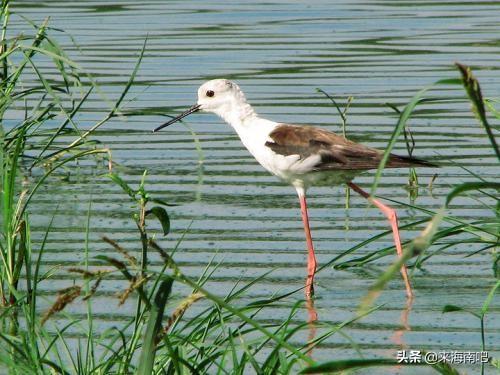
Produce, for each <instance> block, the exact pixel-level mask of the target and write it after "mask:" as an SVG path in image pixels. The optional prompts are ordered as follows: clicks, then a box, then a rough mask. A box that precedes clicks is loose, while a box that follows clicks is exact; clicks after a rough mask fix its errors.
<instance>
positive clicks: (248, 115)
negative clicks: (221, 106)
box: [217, 102, 257, 128]
mask: <svg viewBox="0 0 500 375" xmlns="http://www.w3.org/2000/svg"><path fill="white" fill-rule="evenodd" d="M217 114H218V115H219V116H220V117H222V119H223V120H224V121H226V122H227V123H228V124H229V125H231V126H232V127H233V128H236V127H240V126H245V124H246V123H248V122H249V120H252V119H255V118H257V113H255V111H254V109H253V108H252V106H251V105H250V104H248V103H246V102H244V103H238V104H236V103H232V105H230V107H229V108H227V109H226V110H224V111H220V113H217Z"/></svg>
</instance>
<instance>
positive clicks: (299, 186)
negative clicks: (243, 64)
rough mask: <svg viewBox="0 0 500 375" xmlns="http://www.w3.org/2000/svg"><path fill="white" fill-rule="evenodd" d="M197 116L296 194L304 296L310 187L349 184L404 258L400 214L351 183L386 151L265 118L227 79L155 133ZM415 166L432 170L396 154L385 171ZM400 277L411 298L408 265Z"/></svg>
mask: <svg viewBox="0 0 500 375" xmlns="http://www.w3.org/2000/svg"><path fill="white" fill-rule="evenodd" d="M197 111H205V112H212V113H215V114H217V115H219V116H220V117H222V118H223V119H224V120H225V121H226V122H227V123H228V124H229V125H231V126H232V127H233V128H234V130H235V131H236V133H238V136H239V137H240V139H241V141H242V142H243V144H244V145H245V147H246V148H247V149H248V151H250V153H251V154H252V155H253V156H254V157H255V159H256V160H257V161H258V162H259V163H260V164H261V165H262V166H263V167H264V168H265V169H267V170H268V171H269V172H271V173H272V174H274V175H276V176H278V177H279V178H281V179H282V180H284V181H286V182H288V183H289V184H290V185H292V186H293V187H294V188H295V190H296V191H297V194H298V196H299V201H300V208H301V212H302V220H303V222H304V231H305V236H306V243H307V250H308V257H307V279H306V289H305V291H306V296H308V297H310V296H311V295H313V293H314V274H315V272H316V256H315V254H314V245H313V241H312V236H311V230H310V228H309V217H308V212H307V202H306V190H307V188H308V187H310V186H314V185H323V186H324V185H328V186H332V185H338V184H342V183H346V184H347V185H348V186H349V187H350V188H351V189H353V190H354V191H356V192H357V193H359V194H360V195H361V196H363V197H364V198H366V199H369V201H370V202H371V203H372V204H374V205H375V206H377V207H378V208H379V209H380V210H381V211H382V212H383V213H384V215H385V216H386V217H387V219H388V220H389V222H390V224H391V228H392V232H393V235H394V243H395V245H396V251H397V254H398V256H400V257H401V256H402V255H403V249H402V247H401V239H400V237H399V229H398V219H397V215H396V211H395V210H394V209H393V208H391V207H389V206H387V205H385V204H383V203H382V202H381V201H380V200H378V199H375V198H372V197H370V195H369V194H368V193H367V192H365V191H364V190H362V189H361V188H360V187H359V186H358V185H356V184H354V183H352V182H351V181H352V179H353V178H354V177H355V176H356V175H357V174H359V173H361V172H363V171H366V170H369V169H375V168H377V167H378V165H379V163H380V160H381V159H382V156H383V152H382V151H380V150H377V149H374V148H370V147H367V146H364V145H361V144H358V143H355V142H352V141H350V140H348V139H346V138H344V137H342V136H339V135H337V134H335V133H332V132H330V131H327V130H324V129H320V128H316V127H312V126H300V125H290V124H283V123H279V122H274V121H270V120H266V119H263V118H261V117H259V116H258V115H257V113H255V111H254V109H253V108H252V106H251V105H250V104H249V103H248V102H247V101H246V98H245V95H244V94H243V91H241V90H240V88H239V87H238V85H237V84H235V83H234V82H231V81H228V80H226V79H214V80H211V81H208V82H205V83H204V84H203V85H201V86H200V88H199V89H198V102H197V103H196V104H195V105H193V106H192V107H191V108H189V109H188V110H187V111H185V112H184V113H182V114H180V115H179V116H177V117H175V118H173V119H172V120H170V121H168V122H166V123H165V124H163V125H161V126H159V127H157V128H156V129H155V130H154V131H155V132H156V131H158V130H160V129H162V128H164V127H166V126H168V125H170V124H173V123H174V122H176V121H179V120H180V119H182V118H184V117H186V116H187V115H189V114H191V113H194V112H197ZM414 166H427V167H430V166H433V165H432V164H430V163H428V162H426V161H423V160H419V159H414V158H411V157H404V156H397V155H393V154H391V155H390V157H389V160H388V161H387V164H386V168H401V167H414ZM401 274H402V276H403V280H404V283H405V287H406V293H407V295H408V297H411V296H412V289H411V286H410V280H409V279H408V272H407V269H406V265H404V264H403V265H402V266H401Z"/></svg>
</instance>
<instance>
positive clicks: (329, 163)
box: [266, 124, 432, 171]
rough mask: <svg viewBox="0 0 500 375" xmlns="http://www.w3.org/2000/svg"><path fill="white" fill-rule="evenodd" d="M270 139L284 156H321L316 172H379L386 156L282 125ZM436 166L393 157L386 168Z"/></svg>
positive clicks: (325, 133) (314, 130) (326, 134)
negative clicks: (339, 170)
mask: <svg viewBox="0 0 500 375" xmlns="http://www.w3.org/2000/svg"><path fill="white" fill-rule="evenodd" d="M269 137H270V138H271V139H272V140H273V142H269V141H268V142H266V146H267V147H269V148H270V149H271V150H273V151H274V152H275V153H277V154H280V155H285V156H289V155H299V156H300V158H301V159H306V158H308V157H309V156H312V155H319V156H320V157H321V158H320V161H319V162H318V164H316V165H315V166H314V169H313V170H317V171H325V170H335V169H345V170H367V169H375V168H378V165H379V163H380V160H381V159H382V156H383V152H382V151H380V150H377V149H374V148H370V147H367V146H364V145H361V144H359V143H355V142H352V141H350V140H348V139H346V138H344V137H342V136H339V135H337V134H335V133H332V132H329V131H327V130H323V129H319V128H315V127H309V126H297V125H288V124H282V125H279V126H278V127H276V129H274V130H273V131H272V132H271V133H270V134H269ZM418 165H420V166H432V164H430V163H427V162H425V161H423V160H419V159H414V158H409V157H404V156H398V155H394V154H391V155H390V157H389V160H388V162H387V164H386V168H399V167H409V166H418Z"/></svg>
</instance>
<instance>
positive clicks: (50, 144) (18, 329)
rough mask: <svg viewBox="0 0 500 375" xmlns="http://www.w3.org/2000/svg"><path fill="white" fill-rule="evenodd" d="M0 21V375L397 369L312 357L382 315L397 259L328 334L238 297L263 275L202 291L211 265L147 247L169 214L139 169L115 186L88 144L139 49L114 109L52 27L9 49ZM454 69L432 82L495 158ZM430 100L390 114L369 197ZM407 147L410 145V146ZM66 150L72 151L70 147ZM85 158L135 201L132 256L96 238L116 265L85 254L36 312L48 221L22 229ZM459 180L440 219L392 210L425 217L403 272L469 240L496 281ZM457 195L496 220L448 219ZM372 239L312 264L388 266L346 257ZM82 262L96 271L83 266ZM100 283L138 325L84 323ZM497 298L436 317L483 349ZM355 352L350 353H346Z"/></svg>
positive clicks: (486, 237) (295, 309)
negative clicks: (91, 110)
mask: <svg viewBox="0 0 500 375" xmlns="http://www.w3.org/2000/svg"><path fill="white" fill-rule="evenodd" d="M1 16H2V20H1V22H2V39H1V54H0V66H1V69H0V70H1V77H2V80H1V83H0V91H1V97H0V120H1V122H2V126H1V127H0V138H1V139H0V141H1V143H2V151H1V154H0V158H1V160H0V168H1V171H0V173H1V175H2V179H1V192H0V194H1V197H0V198H1V211H2V223H1V224H2V226H1V230H2V235H1V238H0V251H1V254H0V256H1V265H0V304H1V308H0V326H1V329H0V341H1V342H2V345H1V347H0V369H2V372H3V371H4V370H5V371H8V372H9V373H12V374H31V373H40V374H43V373H47V374H48V373H57V374H110V373H117V374H128V373H138V374H150V373H155V374H174V373H175V374H181V373H193V374H205V373H220V374H233V373H237V374H242V373H246V372H248V371H251V372H255V373H258V374H289V373H297V372H300V371H302V372H303V373H324V372H331V371H343V370H348V369H351V368H358V367H371V366H395V365H401V364H399V363H398V362H397V361H396V359H395V358H364V357H363V356H362V353H360V356H359V358H353V359H351V360H342V361H338V360H337V361H335V360H334V361H331V362H327V363H317V361H315V360H314V355H313V353H314V349H315V347H317V346H319V345H321V344H322V343H323V342H325V340H327V339H328V338H329V337H331V336H332V335H335V334H343V332H342V330H344V329H346V328H348V327H350V326H352V325H353V323H355V322H357V321H359V320H361V319H363V318H364V317H365V316H366V315H368V314H371V313H373V312H374V311H376V310H377V309H379V307H380V306H376V305H375V303H376V297H377V296H378V295H379V294H380V293H381V292H382V291H383V289H384V287H385V286H386V284H387V282H388V281H389V280H391V279H392V278H393V277H395V275H397V272H398V269H399V268H400V262H401V261H396V262H395V263H394V264H392V265H391V266H390V267H388V269H387V270H386V272H384V273H383V274H382V275H381V276H380V278H379V280H378V281H377V282H376V283H375V284H374V285H373V287H372V288H371V289H370V290H369V291H368V293H367V296H366V297H365V298H364V299H363V300H362V301H360V306H359V309H358V312H357V313H353V315H352V317H350V318H349V319H347V320H345V321H343V322H340V323H336V324H333V323H328V322H322V321H321V320H319V321H314V320H310V319H309V320H308V319H306V318H305V314H306V313H308V312H310V311H311V310H312V309H314V306H311V305H307V304H305V301H303V300H302V297H301V296H302V291H301V290H298V291H291V292H289V293H285V294H280V295H270V296H268V297H267V298H265V299H258V300H251V301H249V300H248V298H246V297H247V294H248V291H249V290H251V289H252V288H255V287H256V286H257V285H258V284H259V282H260V281H261V280H262V279H263V278H265V277H266V276H268V273H265V274H263V275H261V276H260V277H257V278H255V279H254V280H253V281H251V282H249V283H246V284H245V283H236V284H235V285H234V286H233V288H232V290H231V291H230V292H229V293H228V294H226V295H220V294H218V293H216V292H214V291H212V290H210V287H209V286H207V283H208V282H209V281H210V278H211V277H212V275H213V273H214V272H215V271H216V270H217V268H218V267H220V265H218V264H216V263H215V262H212V263H210V264H207V266H206V269H205V271H204V272H203V273H202V275H201V276H199V277H197V278H193V277H190V276H187V275H186V274H185V273H184V272H183V270H182V269H181V268H180V267H179V266H178V264H177V263H176V260H175V258H176V252H177V250H178V249H179V248H181V247H182V238H181V240H180V241H179V242H178V243H177V244H176V245H175V246H174V247H173V248H172V249H168V250H167V249H165V248H164V246H162V245H161V244H160V241H159V240H158V239H157V237H156V236H168V235H169V233H170V217H169V214H168V207H169V206H170V204H171V202H166V201H164V200H163V199H162V197H157V196H155V195H154V194H151V193H149V192H148V188H147V172H146V171H145V172H144V174H143V176H142V179H141V180H140V181H138V182H137V187H135V186H132V184H128V183H127V182H125V181H124V179H122V178H121V177H120V176H119V174H117V172H116V171H115V170H114V168H113V163H112V154H111V150H109V149H108V148H106V147H104V146H103V145H101V144H100V143H98V142H96V141H95V140H93V139H92V135H93V134H94V132H95V131H96V130H97V129H98V128H99V127H100V126H102V125H103V124H104V123H106V122H107V121H109V120H110V119H112V118H115V117H120V116H125V115H126V114H127V115H128V114H130V112H127V113H125V112H124V111H122V108H121V106H122V103H123V100H124V98H125V97H126V95H127V93H128V91H129V89H130V87H132V85H133V84H134V78H135V76H136V73H137V71H138V69H139V65H140V63H141V60H142V58H143V55H144V51H145V49H146V43H145V44H144V46H143V49H142V50H141V51H140V52H139V55H138V60H137V64H136V66H135V68H133V71H132V73H131V75H130V78H129V80H128V82H127V84H126V85H125V86H124V88H123V90H122V92H121V93H120V95H119V96H118V98H117V99H116V100H115V101H111V100H109V99H108V98H106V97H105V95H104V94H103V93H102V92H101V90H100V89H99V86H98V84H97V83H96V81H95V80H94V79H93V77H92V75H91V74H88V73H86V72H85V71H84V70H83V69H81V67H80V66H79V65H78V64H77V63H76V62H75V61H73V60H72V59H70V58H69V57H68V56H67V55H66V54H65V53H64V51H63V50H62V49H61V48H60V47H59V46H58V44H57V42H56V41H55V39H53V38H52V36H51V33H53V32H58V31H57V30H52V29H51V28H50V24H49V21H46V22H45V23H43V24H42V25H34V24H31V25H30V27H31V32H30V33H26V34H23V35H17V36H13V37H9V36H8V34H9V33H8V26H9V18H10V12H9V2H8V1H6V0H3V1H2V9H1ZM47 62H50V63H51V64H52V65H51V66H52V67H55V68H56V69H57V72H58V76H57V77H54V76H53V75H48V74H47V73H46V72H45V70H44V68H43V66H44V64H45V65H46V63H47ZM458 69H459V71H460V74H461V79H456V80H446V81H440V82H438V83H437V84H439V85H441V84H464V86H465V89H466V92H467V95H468V97H469V98H470V101H471V103H472V105H473V111H474V113H475V114H476V116H477V118H478V119H479V121H480V124H481V126H483V127H484V129H485V134H486V136H487V137H488V139H489V140H490V142H491V149H492V152H494V153H495V154H496V155H497V156H498V157H499V158H500V154H499V150H498V145H497V144H496V141H495V137H494V136H493V130H492V129H491V126H490V124H489V122H488V120H487V112H486V108H489V110H490V111H491V112H492V114H493V115H494V116H497V117H498V112H494V108H495V107H494V103H495V101H494V100H489V101H485V100H484V99H483V98H482V95H481V91H480V87H479V83H478V82H477V80H476V79H475V78H474V76H473V74H472V72H471V70H470V69H469V68H468V67H465V66H463V65H458ZM427 91H428V89H425V90H423V91H421V92H419V93H418V94H417V95H416V96H415V97H414V98H413V100H412V101H411V102H410V103H409V104H407V105H406V106H405V107H404V108H403V109H402V110H399V109H398V108H396V107H395V106H392V108H393V109H394V110H395V111H396V112H397V114H398V116H399V119H398V122H397V125H396V127H395V129H394V132H393V134H392V137H391V139H390V141H389V144H388V147H387V151H386V154H385V155H386V158H384V160H383V161H382V163H381V165H380V168H379V170H378V171H377V173H376V176H375V181H374V184H373V187H372V193H375V191H376V187H377V184H378V181H379V179H380V176H381V173H382V170H383V167H384V163H385V161H386V160H387V156H388V155H389V153H390V151H391V149H392V147H393V146H394V144H395V142H396V141H397V140H398V138H399V135H400V134H401V132H403V131H404V129H405V128H407V122H408V119H409V118H410V117H411V115H412V112H413V110H414V109H415V107H416V106H417V105H418V104H420V103H422V102H425V101H429V100H438V99H428V98H425V97H424V94H425V93H426V92H427ZM91 92H98V93H100V95H101V96H102V98H103V101H104V102H105V103H107V104H108V105H109V111H108V113H107V114H106V115H105V116H104V117H103V118H102V119H101V120H99V121H97V122H96V123H95V124H94V125H92V126H91V127H90V128H88V130H82V128H81V126H80V124H79V123H78V114H79V113H80V111H82V110H83V109H84V108H85V105H86V101H87V100H88V98H89V95H90V93H91ZM332 101H333V103H334V104H335V106H336V108H337V110H338V112H339V113H340V114H341V116H342V123H343V124H344V127H343V129H344V131H345V124H346V123H347V120H346V113H347V109H348V107H349V105H350V103H351V101H352V99H351V98H350V99H348V100H347V104H346V106H345V109H344V110H341V109H340V108H339V106H338V105H337V104H336V102H335V101H334V100H333V99H332ZM484 103H486V108H485V104H484ZM9 113H11V114H15V116H13V117H14V118H15V119H16V120H14V121H13V120H7V116H6V114H9ZM9 118H10V117H9ZM53 124H56V126H53ZM408 137H409V138H408V139H410V135H409V134H408ZM69 138H71V140H70V141H67V139H69ZM65 142H66V143H65ZM408 144H411V141H408ZM409 147H410V146H409ZM82 160H89V161H90V162H92V163H95V164H96V165H100V164H102V163H103V162H106V163H105V168H101V170H103V169H104V171H103V173H102V176H99V178H102V179H107V181H109V182H112V183H114V184H116V185H118V186H120V187H121V188H122V190H123V199H124V200H130V201H131V202H132V203H133V209H132V211H131V212H130V218H131V220H133V221H134V222H135V225H136V227H137V241H136V246H135V247H134V248H126V247H125V246H124V245H122V244H120V242H119V241H118V240H117V239H115V238H113V234H112V233H110V234H109V235H108V236H106V237H103V242H105V243H106V244H107V245H108V246H109V247H110V249H113V250H114V251H115V253H116V255H114V256H105V255H94V254H93V253H92V249H90V248H89V247H88V243H86V244H85V261H84V264H83V265H82V264H75V265H74V266H73V267H71V268H69V269H68V271H69V272H71V273H72V274H74V275H75V282H74V284H73V285H72V286H70V287H68V288H65V289H63V290H60V291H59V293H58V295H57V296H56V297H52V298H53V300H52V301H51V306H49V307H46V306H43V304H42V303H41V302H42V300H41V298H42V296H41V295H40V294H39V292H38V291H39V285H40V284H41V283H46V282H49V281H50V279H51V277H52V276H53V271H52V270H51V271H47V272H42V271H41V270H42V269H43V267H42V266H43V264H44V252H45V250H46V244H47V242H48V238H49V237H50V235H51V229H52V223H53V220H54V216H53V217H52V218H50V217H49V218H47V223H46V227H45V235H44V237H43V240H42V241H41V242H39V243H34V242H33V241H32V239H31V229H30V227H31V225H30V214H32V212H31V202H32V200H33V197H34V196H35V194H36V193H37V191H38V190H39V189H40V188H41V187H42V186H44V184H47V183H48V182H49V180H50V176H51V175H54V174H59V173H62V171H63V168H65V167H74V166H75V165H76V164H77V163H78V162H80V161H82ZM466 171H467V173H470V175H471V176H472V177H474V178H475V179H476V181H475V182H469V183H466V184H463V185H459V186H453V187H451V188H450V192H449V194H448V196H447V200H446V202H445V204H444V206H443V208H442V209H441V210H439V211H437V212H431V211H428V210H424V209H423V208H420V207H418V206H416V205H408V204H405V203H403V202H397V203H398V204H401V205H407V206H409V207H411V208H412V209H414V210H420V211H424V213H425V214H426V215H427V216H428V219H427V220H423V221H422V220H421V221H419V222H416V223H410V224H407V227H412V226H417V225H423V224H424V223H425V225H426V229H425V230H424V231H423V232H422V233H421V235H420V236H418V237H417V238H415V239H414V240H412V241H408V242H407V243H406V244H405V245H406V246H405V257H404V261H407V262H409V263H410V265H411V266H412V270H413V271H415V270H419V269H422V268H423V267H424V266H425V263H426V262H427V261H428V259H430V258H431V257H432V256H433V255H436V254H439V253H441V252H443V251H446V250H448V249H450V248H452V247H453V246H454V245H455V244H457V243H464V242H465V241H466V242H469V243H474V244H477V245H478V246H479V250H477V251H476V253H478V252H484V251H489V252H491V255H492V271H491V272H492V273H493V274H494V275H495V277H497V278H498V276H499V274H500V271H499V269H498V267H499V254H498V252H497V246H498V240H499V234H500V219H499V208H500V203H499V201H498V197H497V196H496V195H495V193H496V192H497V191H498V189H499V188H500V184H499V183H498V182H494V181H486V180H485V179H484V178H482V177H481V176H479V175H476V174H475V173H474V171H471V170H466ZM410 181H411V184H413V185H416V184H418V180H417V177H416V174H415V172H412V174H411V175H410ZM465 193H467V194H470V196H471V197H472V198H473V199H478V200H481V199H483V198H485V199H486V201H487V202H490V201H493V202H494V203H492V204H490V203H485V204H487V205H489V208H490V209H491V211H492V213H493V215H492V217H493V219H491V218H484V219H481V220H477V221H473V222H470V221H466V220H464V219H462V218H460V217H455V216H452V215H450V214H448V213H447V211H446V209H447V208H448V207H449V206H450V205H451V203H452V200H453V199H454V198H455V197H456V196H458V195H460V194H465ZM483 203H484V202H483ZM88 207H89V208H88V215H89V217H88V220H87V232H88V231H89V230H90V225H89V224H88V223H89V222H90V216H91V212H92V201H89V202H88ZM56 215H57V213H56ZM151 221H157V222H159V224H160V227H161V233H153V234H152V233H150V230H148V225H147V224H148V222H151ZM441 223H446V225H440V224H441ZM188 229H189V228H187V229H186V231H187V230H188ZM87 234H88V233H87ZM382 235H384V233H383V234H379V235H376V236H374V237H372V238H371V239H369V240H366V241H364V242H362V243H360V244H357V245H355V246H354V247H352V248H351V249H348V250H346V251H345V252H343V253H341V254H340V255H338V256H337V257H335V258H334V259H332V260H331V261H330V262H328V263H327V264H325V265H323V266H322V268H321V270H320V271H323V272H326V270H330V271H331V268H332V267H333V268H334V269H342V268H348V267H362V266H364V265H366V264H367V263H369V262H371V261H373V260H375V259H378V258H380V257H383V256H386V255H388V254H392V253H393V248H392V247H388V248H385V249H380V250H377V251H373V252H372V253H370V254H368V255H366V256H359V257H354V258H349V259H347V260H345V259H344V258H345V257H347V256H348V255H352V254H355V252H356V250H358V249H360V248H361V247H363V246H365V245H367V244H368V243H370V242H371V241H376V240H377V239H378V238H379V237H380V236H382ZM128 246H130V245H128ZM137 249H138V250H137ZM470 255H471V256H473V255H474V254H470ZM151 258H155V259H160V263H161V264H162V266H161V267H151V266H150V265H149V262H148V260H150V259H151ZM90 260H92V261H93V262H92V263H93V264H94V263H96V262H97V264H98V265H97V266H91V265H90V263H91V262H90ZM108 278H114V279H115V280H116V279H119V280H121V282H122V284H123V285H122V289H121V291H120V292H119V293H118V295H117V296H116V297H115V298H114V300H113V301H112V303H116V305H117V306H121V305H123V304H124V303H127V302H129V301H133V304H134V306H135V308H134V310H135V313H134V314H133V316H131V317H130V319H129V320H128V321H127V322H126V323H124V324H123V326H114V327H111V328H109V329H107V330H105V331H104V332H101V331H99V330H98V329H97V328H96V327H95V324H94V321H93V311H94V305H93V303H94V300H93V299H94V297H95V295H96V294H98V293H99V287H100V285H101V283H102V282H103V281H105V280H107V279H108ZM498 286H499V283H498V282H497V283H496V284H495V285H494V286H492V289H491V292H490V293H489V295H488V296H485V303H484V305H483V306H482V308H481V309H480V311H469V310H468V308H467V307H466V306H450V305H447V306H443V312H447V313H451V312H453V311H459V310H464V311H469V312H470V313H471V314H473V315H474V316H475V317H477V318H478V322H479V324H480V329H481V335H482V345H483V349H484V350H487V349H488V348H487V347H486V345H485V340H484V336H485V332H486V330H487V324H486V323H485V317H486V316H487V314H488V311H489V308H490V306H491V302H492V300H493V298H494V296H495V292H496V291H497V289H498ZM297 296H299V297H297ZM77 301H78V302H79V303H84V304H86V306H87V315H86V317H85V318H83V319H82V318H77V317H74V316H72V315H71V313H69V312H67V307H68V306H69V305H70V304H72V303H76V302H77ZM41 306H43V307H41ZM276 307H279V308H280V310H281V311H285V313H284V318H283V319H281V320H279V319H270V318H269V313H268V312H269V311H271V309H274V308H276ZM118 308H119V307H118ZM59 316H64V317H65V318H66V320H65V321H66V323H64V324H62V325H61V324H60V322H59V321H58V319H57V318H58V317H59ZM72 331H73V332H74V331H77V337H78V339H77V340H74V334H73V333H72V334H70V332H72ZM304 336H307V339H305V338H304ZM353 348H354V350H355V351H357V348H356V347H355V345H354V344H353ZM333 352H334V350H333ZM496 363H498V362H496ZM421 365H425V364H421ZM493 365H495V363H494V362H493V361H490V363H489V364H486V366H490V367H491V366H493ZM497 366H498V365H497ZM432 367H433V368H434V369H435V370H436V372H437V373H442V374H457V373H458V372H457V370H456V369H454V368H453V367H452V366H450V365H448V364H446V363H440V364H434V365H432ZM483 370H484V369H483Z"/></svg>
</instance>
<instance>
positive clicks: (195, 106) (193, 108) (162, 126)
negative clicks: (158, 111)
mask: <svg viewBox="0 0 500 375" xmlns="http://www.w3.org/2000/svg"><path fill="white" fill-rule="evenodd" d="M200 107H201V105H199V104H195V105H193V106H192V107H191V108H189V109H188V110H187V111H185V112H182V113H181V114H180V115H179V116H177V117H175V118H173V119H172V120H170V121H167V122H166V123H164V124H163V125H160V126H158V127H157V128H156V129H155V130H153V133H155V132H157V131H158V130H161V129H163V128H166V127H167V126H169V125H172V124H173V123H174V122H177V121H179V120H181V119H183V118H184V117H186V116H188V115H190V114H191V113H194V112H197V111H199V110H200Z"/></svg>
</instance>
